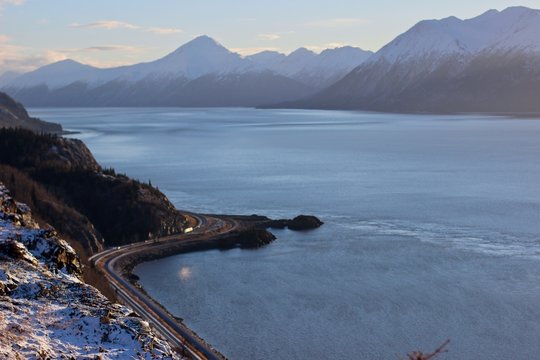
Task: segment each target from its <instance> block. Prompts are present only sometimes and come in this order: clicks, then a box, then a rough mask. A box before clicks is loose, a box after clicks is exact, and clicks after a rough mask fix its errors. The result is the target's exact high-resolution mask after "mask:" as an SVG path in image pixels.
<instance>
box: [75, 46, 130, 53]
mask: <svg viewBox="0 0 540 360" xmlns="http://www.w3.org/2000/svg"><path fill="white" fill-rule="evenodd" d="M94 51H122V52H137V51H140V49H139V48H137V47H135V46H129V45H101V46H90V47H87V48H83V49H74V50H70V51H69V52H94Z"/></svg>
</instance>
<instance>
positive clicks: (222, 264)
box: [31, 109, 540, 359]
mask: <svg viewBox="0 0 540 360" xmlns="http://www.w3.org/2000/svg"><path fill="white" fill-rule="evenodd" d="M31 113H32V115H34V116H39V117H41V118H43V119H46V120H52V121H57V122H60V123H62V124H63V125H64V127H65V128H67V129H71V130H77V131H80V132H81V133H80V134H79V135H77V137H79V138H81V139H83V140H84V141H85V142H86V143H87V144H88V146H89V147H90V149H91V150H92V151H93V153H94V154H95V155H96V158H97V159H98V161H100V162H101V163H102V164H103V165H105V166H114V167H115V168H116V169H117V170H119V171H121V172H126V173H127V174H128V175H130V176H133V177H136V178H139V179H141V180H144V181H146V180H149V179H150V180H151V181H152V183H153V184H154V185H157V186H159V188H160V189H161V190H163V191H164V192H165V193H166V194H167V195H168V197H169V198H170V199H171V201H173V202H174V204H175V205H176V206H177V207H179V208H182V209H186V210H192V211H199V212H209V213H216V212H217V213H241V214H252V213H257V214H263V215H268V216H272V217H291V216H294V215H297V214H299V213H308V214H315V215H317V216H319V217H321V218H322V219H323V220H324V221H325V222H326V224H325V226H324V227H322V228H321V229H319V230H316V231H311V232H305V233H295V232H291V231H287V230H284V231H275V234H276V235H277V236H278V240H277V241H276V242H274V243H273V244H271V245H269V246H267V247H265V248H263V249H259V250H250V251H247V250H231V251H226V252H219V251H209V252H203V253H193V254H187V255H180V256H173V257H170V258H166V259H162V260H159V261H154V262H150V263H145V264H142V265H140V266H138V267H137V269H136V273H137V275H139V276H140V278H141V283H142V284H143V285H144V287H145V288H146V289H147V291H148V292H149V293H150V294H151V295H152V296H154V297H155V298H156V299H157V300H159V301H160V302H161V303H162V304H163V305H164V306H166V307H167V308H168V309H169V310H170V311H171V312H173V313H174V314H176V315H178V316H179V317H182V318H184V319H185V322H186V323H187V324H188V325H189V326H190V327H192V328H193V329H194V330H196V331H197V332H198V333H199V334H200V335H202V336H203V337H204V338H205V339H207V340H208V341H209V342H210V343H212V344H214V345H215V346H216V347H217V348H218V349H219V350H221V351H222V352H223V353H224V354H225V355H227V356H229V357H230V358H232V359H271V358H277V359H308V358H309V359H328V358H332V359H392V358H396V357H395V354H401V355H402V356H404V355H405V353H406V352H408V351H412V350H415V349H417V348H421V349H425V350H430V349H433V348H434V347H436V346H437V345H439V344H440V343H442V342H443V341H444V340H445V339H447V338H450V339H451V340H452V342H451V345H450V353H449V354H448V355H447V356H446V357H442V358H448V359H457V358H461V359H508V358H513V359H533V358H538V354H540V306H538V304H539V303H540V163H539V159H540V120H515V119H504V118H488V117H482V116H405V115H388V114H370V113H354V112H324V111H279V110H252V109H188V110H186V109H32V110H31Z"/></svg>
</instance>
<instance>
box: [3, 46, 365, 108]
mask: <svg viewBox="0 0 540 360" xmlns="http://www.w3.org/2000/svg"><path fill="white" fill-rule="evenodd" d="M368 55H369V53H368V52H364V51H362V50H360V49H354V48H342V49H335V50H328V51H326V52H323V53H322V54H321V55H316V54H315V53H312V52H310V51H308V50H306V49H299V50H297V51H295V52H294V53H292V54H291V55H289V56H285V55H282V54H278V53H273V52H263V53H260V54H257V55H253V56H249V57H245V58H244V57H242V56H240V55H239V54H237V53H233V52H231V51H229V50H228V49H226V48H225V47H223V46H222V45H221V44H219V43H218V42H216V41H215V40H213V39H211V38H210V37H208V36H200V37H198V38H196V39H194V40H192V41H190V42H188V43H187V44H185V45H183V46H181V47H180V48H178V49H177V50H175V51H174V52H172V53H170V54H168V55H167V56H165V57H163V58H161V59H158V60H155V61H152V62H148V63H141V64H135V65H130V66H122V67H117V68H109V69H99V68H95V67H92V66H88V65H83V64H80V63H78V62H76V61H73V60H64V61H60V62H57V63H54V64H50V65H47V66H44V67H42V68H39V69H37V70H35V71H32V72H30V73H27V74H23V75H20V76H17V77H13V76H11V77H8V78H7V80H6V79H4V81H2V80H1V79H0V81H1V82H0V87H2V89H3V90H4V91H6V92H7V93H9V94H10V95H12V96H13V97H15V98H17V99H18V100H20V101H23V102H24V103H25V104H27V105H29V106H186V107H187V106H195V107H197V106H259V105H264V104H271V103H275V102H283V101H292V100H298V99H301V98H305V97H307V96H309V95H312V94H314V93H315V92H317V91H319V90H321V89H322V88H324V87H325V86H326V85H328V84H330V83H332V82H334V81H336V80H337V79H339V78H340V77H342V76H344V75H345V74H346V73H347V72H349V71H350V70H351V69H352V68H354V67H355V66H357V65H359V64H360V63H361V62H362V61H364V60H365V58H367V56H368ZM340 57H347V58H346V59H342V58H340Z"/></svg>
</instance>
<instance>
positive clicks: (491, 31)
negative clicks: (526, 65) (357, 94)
mask: <svg viewBox="0 0 540 360" xmlns="http://www.w3.org/2000/svg"><path fill="white" fill-rule="evenodd" d="M538 34H540V10H534V9H529V8H526V7H510V8H508V9H506V10H503V11H500V12H499V11H497V10H489V11H487V12H486V13H484V14H482V15H480V16H477V17H475V18H472V19H467V20H461V19H458V18H456V17H448V18H446V19H442V20H424V21H421V22H419V23H418V24H416V25H415V26H413V27H412V28H411V29H410V30H408V31H407V32H405V33H403V34H402V35H399V36H398V37H397V38H396V39H394V40H393V41H391V42H390V43H389V44H387V45H386V46H384V47H383V48H382V49H381V50H379V51H378V52H377V53H376V54H375V55H374V56H373V57H372V58H370V59H369V61H368V62H367V63H373V62H377V61H379V60H385V61H387V62H389V63H400V62H405V61H410V60H412V59H414V58H433V59H438V58H442V57H445V56H450V55H454V56H455V55H460V56H462V57H471V56H473V55H476V54H478V53H480V52H483V51H488V52H494V51H528V52H540V36H538Z"/></svg>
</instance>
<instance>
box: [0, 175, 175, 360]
mask: <svg viewBox="0 0 540 360" xmlns="http://www.w3.org/2000/svg"><path fill="white" fill-rule="evenodd" d="M81 273H82V266H81V264H80V262H79V258H78V256H77V254H76V253H75V251H74V250H73V248H71V246H69V245H68V244H67V243H66V242H65V241H64V240H62V239H60V238H59V237H58V235H57V234H56V232H55V231H54V229H52V228H40V227H39V226H38V225H37V223H36V222H35V221H34V219H33V218H32V215H31V213H30V209H29V208H28V207H27V206H26V205H24V204H21V203H17V202H15V201H14V200H13V198H12V197H11V196H10V194H9V191H8V190H7V189H6V188H5V187H4V186H3V185H2V184H1V183H0V334H1V335H0V358H2V359H20V358H35V359H53V358H54V359H57V358H65V359H82V358H84V359H91V358H92V359H94V358H95V359H102V360H106V359H125V358H137V359H180V356H179V355H177V353H176V351H174V350H173V349H172V348H171V347H170V346H169V344H168V343H167V342H165V341H164V340H162V339H161V338H160V337H159V336H157V335H156V334H155V333H154V331H153V330H152V329H151V327H150V326H149V324H148V323H147V322H146V321H143V320H142V319H141V318H140V317H139V316H138V315H136V314H135V313H134V312H133V311H132V310H131V309H129V308H127V307H125V306H122V305H118V304H113V303H111V302H110V301H109V300H107V299H106V298H105V297H104V296H103V295H102V294H101V293H100V292H99V291H98V290H96V289H95V288H93V287H92V286H89V285H87V284H85V283H84V282H82V281H81V280H82V279H81Z"/></svg>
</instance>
